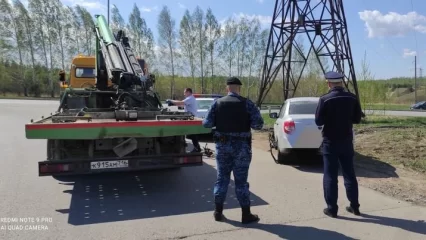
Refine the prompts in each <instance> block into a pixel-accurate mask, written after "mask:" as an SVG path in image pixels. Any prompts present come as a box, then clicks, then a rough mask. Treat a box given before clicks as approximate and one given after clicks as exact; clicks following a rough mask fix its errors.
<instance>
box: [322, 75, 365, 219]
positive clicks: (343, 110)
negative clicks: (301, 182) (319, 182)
mask: <svg viewBox="0 0 426 240" xmlns="http://www.w3.org/2000/svg"><path fill="white" fill-rule="evenodd" d="M325 79H326V80H327V83H328V87H329V89H330V90H329V92H328V93H327V94H325V95H323V96H321V97H320V100H319V103H318V107H317V110H316V114H315V123H316V125H318V126H323V130H322V136H323V144H322V152H323V161H324V178H323V187H324V198H325V202H326V203H327V208H325V209H324V214H326V215H327V216H330V217H337V212H338V206H337V197H338V191H337V176H338V167H339V162H340V166H341V168H342V173H343V178H344V183H345V188H346V196H347V198H348V200H349V202H350V206H348V207H346V210H347V211H348V212H351V213H353V214H355V215H360V211H359V206H360V204H359V202H358V181H357V179H356V175H355V170H354V165H353V158H354V146H353V130H352V125H353V124H358V123H360V121H361V116H362V111H361V106H360V104H359V102H358V100H357V98H356V96H355V95H354V94H352V93H350V92H347V91H345V89H344V88H343V79H344V75H343V74H341V73H338V72H327V73H326V74H325Z"/></svg>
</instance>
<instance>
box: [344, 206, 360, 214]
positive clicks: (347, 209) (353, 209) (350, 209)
mask: <svg viewBox="0 0 426 240" xmlns="http://www.w3.org/2000/svg"><path fill="white" fill-rule="evenodd" d="M346 211H348V212H350V213H353V214H354V215H356V216H360V215H361V213H360V211H359V208H358V207H352V206H347V207H346Z"/></svg>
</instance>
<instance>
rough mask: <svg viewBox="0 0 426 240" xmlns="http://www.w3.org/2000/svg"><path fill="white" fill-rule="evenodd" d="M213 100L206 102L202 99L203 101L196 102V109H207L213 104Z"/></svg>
mask: <svg viewBox="0 0 426 240" xmlns="http://www.w3.org/2000/svg"><path fill="white" fill-rule="evenodd" d="M213 101H214V100H213V99H212V100H207V99H203V100H197V104H198V109H209V108H210V106H211V105H212V104H213Z"/></svg>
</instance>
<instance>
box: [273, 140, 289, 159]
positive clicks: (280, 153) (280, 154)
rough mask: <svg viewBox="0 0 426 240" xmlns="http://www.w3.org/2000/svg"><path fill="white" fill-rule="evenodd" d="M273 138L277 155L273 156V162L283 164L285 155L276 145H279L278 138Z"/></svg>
mask: <svg viewBox="0 0 426 240" xmlns="http://www.w3.org/2000/svg"><path fill="white" fill-rule="evenodd" d="M274 140H275V147H276V148H275V150H277V153H278V154H277V157H276V158H275V157H274V161H275V163H276V164H285V163H286V162H287V160H288V159H287V156H286V155H285V154H284V153H283V152H281V151H280V149H279V148H278V146H279V144H278V140H277V139H274Z"/></svg>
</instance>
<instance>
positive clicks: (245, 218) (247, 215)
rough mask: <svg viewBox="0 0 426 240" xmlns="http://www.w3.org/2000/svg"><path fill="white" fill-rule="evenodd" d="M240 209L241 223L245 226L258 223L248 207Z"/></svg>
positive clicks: (256, 217) (257, 219)
mask: <svg viewBox="0 0 426 240" xmlns="http://www.w3.org/2000/svg"><path fill="white" fill-rule="evenodd" d="M241 209H242V212H243V214H242V218H241V223H243V224H247V223H253V222H258V221H259V220H260V219H259V217H258V216H257V215H256V214H252V213H251V212H250V207H242V208H241Z"/></svg>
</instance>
